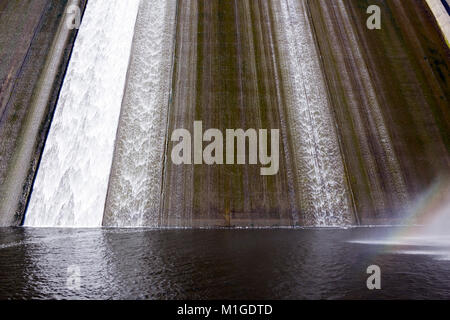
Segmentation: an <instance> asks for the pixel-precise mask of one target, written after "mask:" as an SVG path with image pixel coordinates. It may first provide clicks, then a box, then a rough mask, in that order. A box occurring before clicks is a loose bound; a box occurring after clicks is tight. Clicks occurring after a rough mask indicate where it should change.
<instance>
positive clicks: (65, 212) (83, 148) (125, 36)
mask: <svg viewBox="0 0 450 320" xmlns="http://www.w3.org/2000/svg"><path fill="white" fill-rule="evenodd" d="M138 6H139V0H127V1H123V0H95V1H89V2H88V5H87V8H86V12H85V15H84V17H83V22H82V25H81V28H80V31H79V34H78V37H77V40H76V43H75V46H74V50H73V54H72V58H71V61H70V64H69V68H68V71H67V76H66V79H65V81H64V84H63V87H62V90H61V94H60V99H59V102H58V106H57V109H56V112H55V116H54V119H53V123H52V126H51V129H50V132H49V136H48V138H47V142H46V146H45V150H44V153H43V156H42V161H41V164H40V167H39V170H38V173H37V177H36V181H35V184H34V187H33V192H32V195H31V199H30V203H29V207H28V210H27V213H26V219H25V225H26V226H38V227H56V226H63V227H97V226H100V225H101V223H102V218H103V210H104V204H105V198H106V191H107V187H108V178H109V173H110V168H111V162H112V156H113V150H114V140H115V134H116V130H117V124H118V120H119V114H120V107H121V102H122V97H123V91H124V86H125V79H126V73H127V67H128V62H129V57H130V51H131V43H132V38H133V32H134V26H135V22H136V16H137V10H138Z"/></svg>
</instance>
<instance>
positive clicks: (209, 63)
mask: <svg viewBox="0 0 450 320" xmlns="http://www.w3.org/2000/svg"><path fill="white" fill-rule="evenodd" d="M369 5H370V1H368V0H357V1H356V0H355V1H343V0H336V1H332V2H331V1H325V0H280V1H275V0H268V1H251V0H230V1H220V0H208V1H206V0H179V1H164V0H158V1H138V0H132V1H118V0H117V1H108V2H106V1H90V2H89V5H88V6H87V9H86V14H85V17H84V19H83V24H82V26H81V30H80V33H79V35H78V39H77V41H76V44H75V48H74V52H73V55H72V58H71V61H70V65H69V68H68V72H67V76H66V79H65V81H64V84H63V86H62V90H61V94H60V98H59V103H58V106H57V108H56V113H55V116H54V119H53V122H52V125H51V129H50V132H49V135H48V139H47V142H46V146H45V150H44V153H43V156H42V161H41V163H40V167H39V171H38V173H37V176H36V179H35V183H34V187H33V192H32V196H31V199H30V201H29V206H28V212H27V216H26V219H25V225H27V226H68V227H70V226H73V227H96V226H108V227H109V226H111V227H215V226H219V227H223V226H237V227H268V226H344V225H349V224H353V223H361V224H378V223H392V222H396V221H401V217H402V215H405V213H404V211H405V208H407V207H408V205H410V203H411V201H412V200H413V199H414V198H416V197H417V196H418V195H420V194H421V193H422V192H423V190H424V189H425V188H427V187H429V186H430V183H432V181H433V180H434V179H436V178H437V177H439V176H441V175H446V174H447V175H448V174H449V168H450V166H449V163H450V162H449V161H450V160H449V159H450V155H449V138H448V137H449V135H448V132H449V128H450V127H449V123H450V120H449V119H450V118H449V112H448V99H449V94H448V93H449V92H450V91H449V90H448V83H450V82H449V81H448V74H449V73H448V70H449V67H448V46H446V45H445V41H444V39H443V38H442V35H441V34H440V33H439V29H437V28H438V27H437V24H436V21H435V20H434V17H433V16H432V15H431V14H430V11H429V9H427V7H426V4H425V3H424V2H420V1H417V2H414V4H413V5H407V4H405V2H402V1H399V0H392V1H388V2H383V3H381V4H380V5H379V7H380V9H381V12H382V16H383V17H384V18H383V20H382V21H383V24H382V30H381V31H380V30H369V29H368V28H367V26H366V21H367V12H366V9H367V7H368V6H369ZM385 65H386V66H387V67H385ZM195 121H201V122H202V126H203V132H204V131H205V130H207V129H210V128H213V129H218V130H219V131H220V132H222V133H225V132H226V130H227V129H243V130H247V129H255V130H259V129H269V131H270V130H271V129H279V136H280V140H279V170H278V173H277V174H275V175H273V176H263V175H261V174H260V168H261V166H259V165H250V164H245V165H243V164H213V165H207V164H204V163H203V164H201V165H199V164H198V163H197V164H183V165H179V164H175V163H174V162H173V161H172V158H171V154H172V151H173V150H174V146H175V145H176V144H177V143H175V142H173V141H171V135H172V133H173V132H174V130H176V129H186V130H187V131H189V132H190V133H191V134H192V135H193V133H194V122H195ZM201 143H202V145H201V146H199V147H201V148H202V149H203V148H205V147H206V145H207V144H208V145H209V143H207V141H202V142H201ZM194 144H195V143H194ZM246 146H248V144H247V145H246ZM193 150H194V148H193ZM191 153H192V150H191ZM194 153H195V152H193V153H192V154H191V156H193V155H194ZM225 153H226V152H225ZM23 198H25V196H24V197H23ZM0 214H1V212H0Z"/></svg>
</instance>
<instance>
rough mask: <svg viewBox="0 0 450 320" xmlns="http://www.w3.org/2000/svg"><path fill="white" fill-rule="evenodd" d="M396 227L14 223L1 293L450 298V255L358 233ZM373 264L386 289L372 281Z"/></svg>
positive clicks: (380, 234)
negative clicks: (404, 248)
mask: <svg viewBox="0 0 450 320" xmlns="http://www.w3.org/2000/svg"><path fill="white" fill-rule="evenodd" d="M397 232H398V230H397V229H394V228H352V229H262V230H261V229H260V230H145V229H139V230H136V229H133V230H122V229H121V230H117V229H91V230H86V229H83V230H79V229H78V230H77V229H27V228H6V229H0V298H1V299H23V298H24V299H31V298H39V299H48V298H51V299H61V298H69V299H72V298H76V299H87V298H96V299H378V298H385V299H400V298H414V299H418V298H437V299H449V298H450V261H448V260H445V259H436V258H435V257H434V256H433V255H427V254H423V252H424V250H425V249H424V250H419V251H416V252H422V254H399V252H400V251H399V250H398V248H393V247H392V246H389V245H386V244H382V243H379V244H375V245H374V244H365V243H354V242H352V241H354V240H370V239H386V237H387V236H389V235H390V234H396V233H397ZM422 249H423V248H422ZM426 249H429V248H426ZM425 251H426V250H425ZM370 265H378V266H379V267H380V268H381V285H382V289H381V290H374V291H371V290H368V289H367V286H366V280H367V278H368V277H369V275H368V274H367V273H366V270H367V267H368V266H370Z"/></svg>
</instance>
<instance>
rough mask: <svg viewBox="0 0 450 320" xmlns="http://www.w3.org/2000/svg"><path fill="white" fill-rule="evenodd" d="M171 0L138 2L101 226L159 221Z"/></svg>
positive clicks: (173, 8)
mask: <svg viewBox="0 0 450 320" xmlns="http://www.w3.org/2000/svg"><path fill="white" fill-rule="evenodd" d="M175 18H176V2H175V1H166V0H157V1H143V2H142V3H141V6H140V9H139V14H138V18H137V23H136V31H135V36H134V40H133V48H132V57H131V62H130V69H129V71H128V81H127V85H126V89H125V96H124V100H123V104H122V113H121V117H120V122H119V129H118V133H117V142H116V148H115V152H114V161H113V166H112V171H111V179H110V183H109V191H108V199H107V202H106V207H105V218H104V222H103V224H104V225H106V226H118V227H139V226H150V227H155V226H158V225H159V212H160V200H161V199H160V198H161V182H162V166H163V159H164V143H165V139H164V136H165V134H166V122H167V108H168V104H169V94H170V84H171V62H172V54H173V44H174V36H175V28H174V24H175Z"/></svg>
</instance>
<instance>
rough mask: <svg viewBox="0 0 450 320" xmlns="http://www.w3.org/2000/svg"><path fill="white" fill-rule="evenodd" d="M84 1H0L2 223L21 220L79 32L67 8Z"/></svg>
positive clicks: (0, 214)
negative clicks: (67, 19)
mask: <svg viewBox="0 0 450 320" xmlns="http://www.w3.org/2000/svg"><path fill="white" fill-rule="evenodd" d="M86 2H87V0H62V1H53V0H36V1H17V0H7V1H2V2H1V4H0V61H1V64H0V226H11V225H20V224H21V223H22V220H23V216H24V212H25V209H26V205H27V201H28V198H29V195H30V192H31V188H32V184H33V179H34V176H35V173H36V170H37V168H38V165H39V161H40V157H41V153H42V150H43V148H44V144H45V140H46V136H47V132H48V130H49V127H50V123H51V119H52V114H53V111H54V109H55V106H56V102H57V100H58V94H59V89H60V87H61V85H62V82H63V79H64V74H65V70H66V67H67V64H68V61H69V59H70V55H71V50H72V46H73V43H74V41H75V37H76V34H77V30H76V29H75V30H72V31H69V30H67V29H65V27H64V26H65V21H64V16H65V10H66V8H67V7H68V6H69V5H71V4H72V5H73V4H75V5H78V6H79V7H80V8H81V9H82V12H83V10H84V8H85V5H86Z"/></svg>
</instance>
